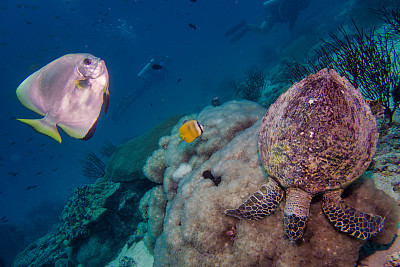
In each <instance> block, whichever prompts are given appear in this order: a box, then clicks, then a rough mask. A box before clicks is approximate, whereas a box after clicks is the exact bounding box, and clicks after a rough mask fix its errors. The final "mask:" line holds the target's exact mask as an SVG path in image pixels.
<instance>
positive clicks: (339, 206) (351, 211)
mask: <svg viewBox="0 0 400 267" xmlns="http://www.w3.org/2000/svg"><path fill="white" fill-rule="evenodd" d="M342 191H343V190H336V191H332V192H328V193H326V194H324V198H323V203H322V209H323V210H324V213H325V215H326V216H327V217H328V219H329V221H330V222H331V223H333V225H334V226H335V227H336V228H337V229H339V230H340V231H342V232H345V233H347V234H349V235H352V236H354V237H357V238H360V239H363V240H365V239H368V238H370V237H371V236H374V235H375V234H377V233H378V232H379V231H380V230H382V228H383V222H384V220H385V219H384V218H382V217H381V216H379V215H373V214H368V213H364V212H362V211H359V210H356V209H355V208H353V207H351V206H350V205H349V204H347V203H346V201H344V200H343V199H342V198H341V197H340V195H341V194H342Z"/></svg>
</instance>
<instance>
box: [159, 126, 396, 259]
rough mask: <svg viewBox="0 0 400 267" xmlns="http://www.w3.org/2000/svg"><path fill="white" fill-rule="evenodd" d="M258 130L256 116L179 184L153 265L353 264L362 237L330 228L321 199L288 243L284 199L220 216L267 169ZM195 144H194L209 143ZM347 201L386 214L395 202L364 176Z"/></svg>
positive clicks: (389, 221)
mask: <svg viewBox="0 0 400 267" xmlns="http://www.w3.org/2000/svg"><path fill="white" fill-rule="evenodd" d="M259 128H260V121H258V122H256V123H255V124H254V125H253V126H252V127H250V128H248V129H247V130H245V131H243V132H242V133H241V134H238V135H237V136H236V137H235V138H233V140H231V141H230V142H229V143H227V144H226V145H225V146H224V147H223V148H221V149H219V150H217V151H215V150H214V151H215V153H213V154H212V155H210V156H209V157H208V159H207V160H203V161H202V163H201V164H196V165H195V167H194V168H193V171H192V172H191V173H189V174H188V175H187V176H185V177H184V178H183V179H182V180H181V181H180V182H179V187H178V189H177V193H176V195H175V197H174V198H173V200H170V202H169V203H168V205H167V210H166V215H165V220H164V226H163V232H162V234H161V236H160V237H159V238H158V239H157V243H156V247H155V250H154V256H155V262H154V266H229V265H232V266H322V265H324V266H325V265H326V266H355V265H356V261H357V259H358V257H359V254H358V251H359V249H360V247H361V246H362V245H363V243H364V241H362V240H357V239H355V238H353V237H350V236H347V235H345V234H342V233H339V232H338V231H337V230H335V228H334V227H333V226H332V225H330V224H329V222H328V220H327V219H326V218H325V215H324V214H323V213H322V211H321V209H320V205H321V203H317V202H318V200H315V201H314V202H313V203H312V204H311V208H310V214H311V216H310V220H309V222H308V225H307V231H306V233H305V235H304V236H303V240H302V242H301V243H300V244H291V243H290V242H289V241H288V240H287V239H286V238H285V236H284V234H283V233H282V231H281V228H282V227H283V225H282V223H283V208H282V207H283V206H284V205H280V206H279V207H278V209H277V210H276V211H275V213H274V214H272V215H270V216H269V217H267V218H266V219H264V220H260V221H243V220H236V219H234V218H230V217H228V216H226V215H224V210H225V209H226V208H229V207H232V206H237V205H239V204H241V203H242V202H243V200H245V199H246V198H248V197H249V196H250V194H251V193H252V192H254V191H256V190H257V189H258V188H259V187H260V186H261V185H262V184H263V183H265V179H266V175H265V173H263V171H262V168H261V166H260V163H259V158H258V153H257V137H258V131H259ZM217 133H218V132H217V131H215V132H214V134H217ZM206 137H207V135H206ZM208 138H212V136H210V135H208ZM214 139H215V137H214ZM203 141H204V140H199V141H198V142H199V143H200V142H203ZM199 143H198V144H197V146H201V145H203V144H206V142H204V143H203V144H201V143H200V144H199ZM214 144H215V143H214ZM193 150H197V151H202V148H200V147H197V148H192V149H191V151H193ZM182 151H184V150H182ZM182 151H181V153H183V152H182ZM177 158H179V156H177ZM178 164H179V162H178ZM205 171H210V172H211V174H212V175H213V176H214V177H221V183H220V184H219V185H218V186H216V185H215V184H214V183H213V182H212V181H211V180H210V179H204V177H203V173H204V172H205ZM373 196H376V198H374V197H373ZM346 201H348V202H349V203H350V204H351V205H353V206H354V207H356V208H358V209H361V210H363V211H365V212H369V213H378V214H387V210H390V209H394V210H395V209H396V207H397V205H396V203H395V201H394V200H393V199H392V198H390V197H388V196H387V195H386V194H384V193H381V191H379V190H377V189H376V188H375V187H374V186H373V183H371V182H370V181H369V180H368V179H364V183H362V184H357V185H355V186H353V191H351V192H350V193H348V196H347V197H346ZM397 216H398V215H397V212H391V213H389V214H388V215H387V217H386V221H385V228H384V229H383V230H382V232H381V233H379V234H378V236H377V237H376V238H379V237H380V236H382V235H386V236H389V237H393V235H394V233H395V231H396V222H397V219H398V218H397ZM386 239H387V238H386ZM389 239H390V238H389Z"/></svg>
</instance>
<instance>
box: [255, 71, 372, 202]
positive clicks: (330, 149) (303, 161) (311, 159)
mask: <svg viewBox="0 0 400 267" xmlns="http://www.w3.org/2000/svg"><path fill="white" fill-rule="evenodd" d="M377 140H378V133H377V129H376V123H375V118H374V117H373V115H372V113H371V110H370V107H369V106H368V105H367V104H366V102H365V100H364V99H363V97H362V95H361V93H360V91H359V90H357V89H356V88H354V87H353V86H352V85H351V84H350V83H349V82H348V81H347V80H346V79H345V78H343V77H341V76H340V75H339V74H337V73H336V72H335V71H334V70H330V71H328V70H327V69H324V70H321V71H319V72H318V73H317V74H315V75H310V76H308V77H307V78H306V79H304V80H302V81H301V82H299V83H296V84H294V85H293V86H292V87H291V88H290V89H289V90H288V91H287V92H286V93H284V94H283V95H282V96H281V97H279V99H278V100H277V101H276V102H275V103H274V104H273V105H271V107H270V108H269V110H268V112H267V114H266V115H265V116H264V118H263V120H262V125H261V129H260V134H259V142H258V144H259V153H260V157H261V161H262V163H263V165H264V168H265V170H266V171H267V173H268V174H269V175H270V176H272V177H273V178H275V179H276V180H277V181H278V182H279V183H280V184H281V185H282V186H283V187H284V188H288V187H296V188H300V189H302V190H304V191H306V192H308V193H310V194H312V195H315V194H318V193H322V192H325V191H327V190H333V189H338V188H344V187H346V186H347V185H349V184H350V183H351V182H353V181H354V180H355V179H357V178H358V177H359V176H360V175H361V174H362V173H363V172H364V171H365V170H366V168H367V167H368V165H369V163H370V162H371V160H372V157H373V155H374V153H375V147H376V142H377Z"/></svg>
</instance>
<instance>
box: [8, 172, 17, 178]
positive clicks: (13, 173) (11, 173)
mask: <svg viewBox="0 0 400 267" xmlns="http://www.w3.org/2000/svg"><path fill="white" fill-rule="evenodd" d="M17 174H18V172H9V173H8V175H10V176H11V177H15V176H17Z"/></svg>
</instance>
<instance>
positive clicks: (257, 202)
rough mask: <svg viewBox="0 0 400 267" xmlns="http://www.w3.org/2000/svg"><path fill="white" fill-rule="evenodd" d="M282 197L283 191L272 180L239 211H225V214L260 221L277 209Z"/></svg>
mask: <svg viewBox="0 0 400 267" xmlns="http://www.w3.org/2000/svg"><path fill="white" fill-rule="evenodd" d="M282 197H283V190H282V189H281V188H280V187H279V186H278V184H277V183H276V182H275V181H273V180H272V179H270V180H269V182H268V183H267V184H265V185H263V186H262V187H261V188H260V190H258V191H257V192H255V193H254V194H253V195H252V196H251V197H249V198H248V199H247V200H246V201H245V202H244V203H243V204H242V205H240V206H239V207H238V208H237V209H232V210H225V214H226V215H229V216H233V217H235V218H238V219H247V220H260V219H262V218H264V217H265V216H267V215H269V214H271V213H272V212H273V211H274V210H275V209H276V207H277V206H278V205H279V202H281V200H282Z"/></svg>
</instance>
